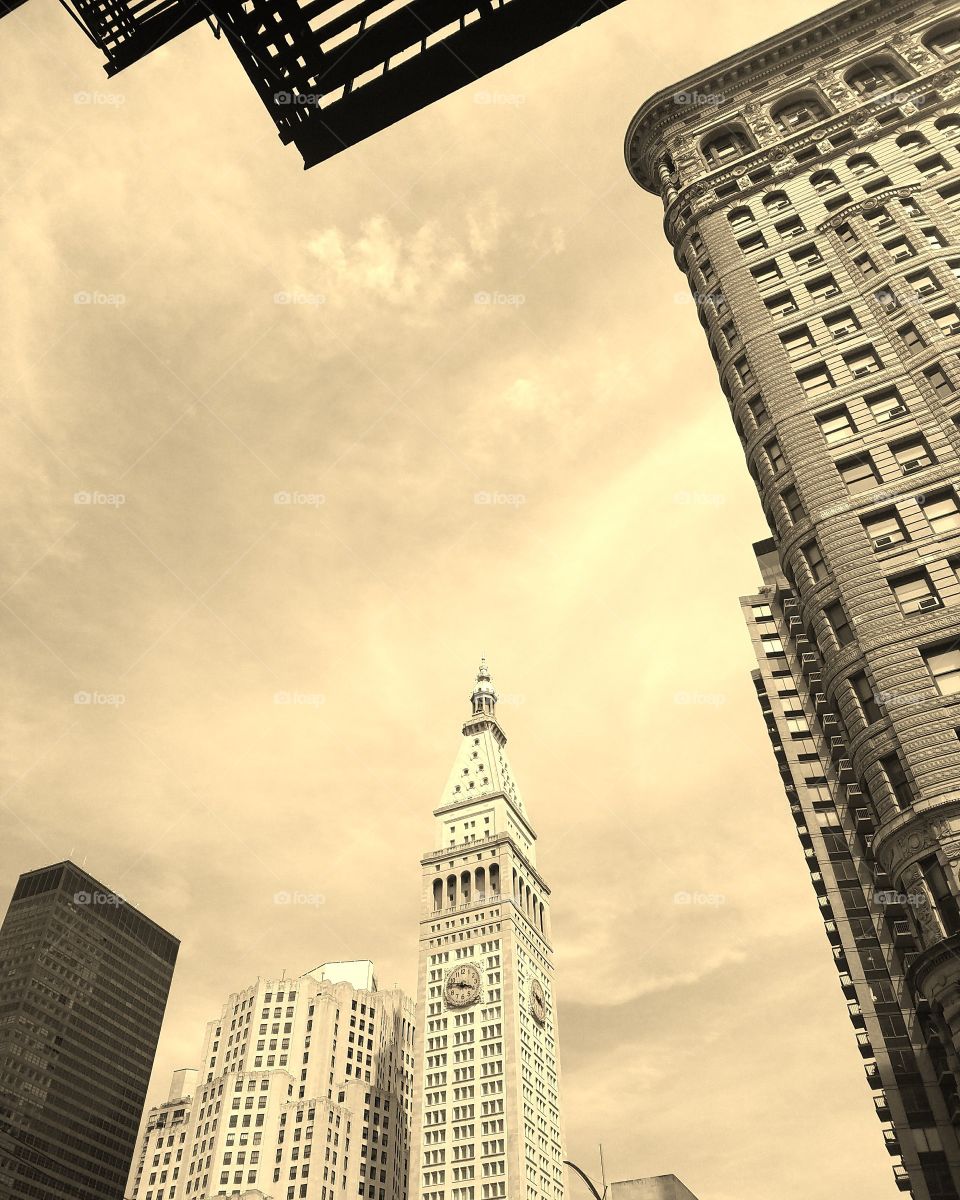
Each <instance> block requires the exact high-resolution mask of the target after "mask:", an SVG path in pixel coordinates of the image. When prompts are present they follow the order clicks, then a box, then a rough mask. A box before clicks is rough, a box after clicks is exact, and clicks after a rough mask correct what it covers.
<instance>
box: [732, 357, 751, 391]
mask: <svg viewBox="0 0 960 1200" xmlns="http://www.w3.org/2000/svg"><path fill="white" fill-rule="evenodd" d="M733 369H734V370H735V371H736V373H737V378H738V379H739V380H740V386H741V387H744V388H749V387H753V385H754V383H756V380H755V379H754V377H753V371H751V370H750V364H749V363H748V362H747V360H746V359H745V358H738V359H737V361H736V362H735V363H734V364H733Z"/></svg>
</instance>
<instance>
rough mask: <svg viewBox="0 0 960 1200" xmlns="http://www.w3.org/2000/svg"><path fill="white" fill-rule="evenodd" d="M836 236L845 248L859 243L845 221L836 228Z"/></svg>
mask: <svg viewBox="0 0 960 1200" xmlns="http://www.w3.org/2000/svg"><path fill="white" fill-rule="evenodd" d="M837 234H838V236H839V238H840V241H841V242H843V244H844V245H845V246H855V245H856V244H857V242H859V241H860V239H859V238H858V237H857V235H856V233H854V231H853V229H852V227H851V226H850V225H848V224H847V222H846V221H844V223H843V224H842V225H838V226H837Z"/></svg>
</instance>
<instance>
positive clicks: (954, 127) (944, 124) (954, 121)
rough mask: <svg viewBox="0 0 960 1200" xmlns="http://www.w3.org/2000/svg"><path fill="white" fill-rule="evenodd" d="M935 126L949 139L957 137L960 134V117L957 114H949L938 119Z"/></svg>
mask: <svg viewBox="0 0 960 1200" xmlns="http://www.w3.org/2000/svg"><path fill="white" fill-rule="evenodd" d="M934 125H935V126H936V127H937V129H939V130H940V132H941V133H945V134H946V135H947V136H948V137H956V136H957V134H958V133H960V116H958V115H957V113H947V115H946V116H945V117H938V118H937V120H936V121H934Z"/></svg>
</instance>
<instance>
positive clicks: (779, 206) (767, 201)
mask: <svg viewBox="0 0 960 1200" xmlns="http://www.w3.org/2000/svg"><path fill="white" fill-rule="evenodd" d="M763 207H764V208H765V209H766V210H767V212H768V213H778V212H783V211H784V210H785V209H788V208H789V207H790V198H789V196H788V195H787V193H786V192H771V193H770V194H769V195H768V196H765V197H764V199H763Z"/></svg>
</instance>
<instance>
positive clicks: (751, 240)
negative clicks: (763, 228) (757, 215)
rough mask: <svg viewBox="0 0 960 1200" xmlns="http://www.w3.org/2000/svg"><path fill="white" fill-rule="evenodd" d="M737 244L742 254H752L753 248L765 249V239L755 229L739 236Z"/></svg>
mask: <svg viewBox="0 0 960 1200" xmlns="http://www.w3.org/2000/svg"><path fill="white" fill-rule="evenodd" d="M737 245H738V246H739V247H740V249H741V250H742V251H743V252H744V254H752V253H753V252H754V251H755V250H765V249H766V248H767V239H766V238H765V237H764V236H763V234H762V233H761V232H760V230H759V229H757V230H755V231H754V232H753V233H748V234H747V235H746V236H745V237H742V238H739V239H738V241H737Z"/></svg>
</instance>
